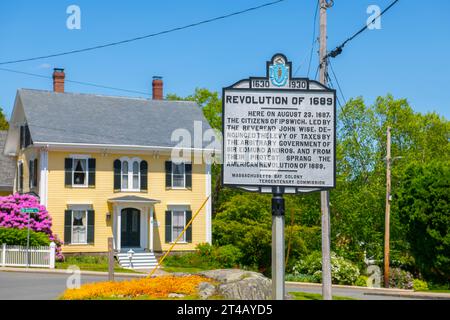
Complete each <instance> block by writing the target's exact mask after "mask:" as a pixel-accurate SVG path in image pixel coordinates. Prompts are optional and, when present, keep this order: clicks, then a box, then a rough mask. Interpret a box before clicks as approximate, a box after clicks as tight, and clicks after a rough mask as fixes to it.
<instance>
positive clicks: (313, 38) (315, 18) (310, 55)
mask: <svg viewBox="0 0 450 320" xmlns="http://www.w3.org/2000/svg"><path fill="white" fill-rule="evenodd" d="M318 11H319V0H317V5H316V11H315V13H314V28H313V37H312V44H311V52H310V53H309V64H308V75H307V76H306V77H307V78H309V72H310V71H311V62H312V56H313V52H314V44H315V43H316V22H317V12H318Z"/></svg>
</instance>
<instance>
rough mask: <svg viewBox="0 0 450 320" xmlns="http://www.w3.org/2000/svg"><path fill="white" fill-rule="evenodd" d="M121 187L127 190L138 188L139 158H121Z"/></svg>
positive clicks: (136, 189)
mask: <svg viewBox="0 0 450 320" xmlns="http://www.w3.org/2000/svg"><path fill="white" fill-rule="evenodd" d="M121 180H122V182H121V188H122V190H127V191H139V190H140V180H141V171H140V160H133V159H132V160H128V159H125V160H122V173H121Z"/></svg>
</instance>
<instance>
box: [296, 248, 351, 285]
mask: <svg viewBox="0 0 450 320" xmlns="http://www.w3.org/2000/svg"><path fill="white" fill-rule="evenodd" d="M292 269H293V271H294V272H293V273H294V275H298V274H307V275H310V276H313V277H314V279H315V280H316V282H320V281H321V280H322V254H321V252H320V251H315V252H313V253H312V254H310V255H308V256H306V258H305V259H302V260H299V261H298V262H297V263H296V264H295V265H294V267H293V268H292ZM358 277H359V269H358V267H357V266H356V265H354V264H353V263H352V262H350V261H348V260H346V259H344V258H342V257H339V256H337V255H336V254H335V253H332V254H331V278H332V281H333V283H335V284H346V285H352V284H354V283H355V282H356V280H357V279H358Z"/></svg>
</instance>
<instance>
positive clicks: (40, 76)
mask: <svg viewBox="0 0 450 320" xmlns="http://www.w3.org/2000/svg"><path fill="white" fill-rule="evenodd" d="M0 71H5V72H11V73H17V74H23V75H27V76H30V77H36V78H43V79H52V77H49V76H45V75H42V74H36V73H30V72H24V71H19V70H12V69H6V68H0ZM65 81H66V82H70V83H75V84H80V85H83V86H90V87H96V88H103V89H110V90H116V91H123V92H128V93H137V94H142V95H146V96H150V93H148V92H143V91H137V90H129V89H122V88H117V87H111V86H105V85H101V84H96V83H90V82H84V81H76V80H70V79H65Z"/></svg>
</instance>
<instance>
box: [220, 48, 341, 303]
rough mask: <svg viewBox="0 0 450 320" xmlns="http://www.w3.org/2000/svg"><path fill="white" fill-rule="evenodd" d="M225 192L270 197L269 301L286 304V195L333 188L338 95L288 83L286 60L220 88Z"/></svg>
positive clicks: (308, 83) (301, 81)
mask: <svg viewBox="0 0 450 320" xmlns="http://www.w3.org/2000/svg"><path fill="white" fill-rule="evenodd" d="M222 99H223V110H222V111H223V113H222V114H223V120H222V121H223V123H222V127H223V170H222V181H223V185H224V186H230V187H238V188H242V189H244V190H247V191H253V192H261V193H272V195H273V197H272V284H273V298H274V299H277V300H282V299H284V296H285V293H284V290H285V289H284V267H285V266H284V222H285V217H284V212H285V209H284V199H283V195H284V194H285V193H287V194H289V193H290V194H295V193H306V192H315V191H323V190H329V189H331V188H334V186H335V183H336V178H335V171H336V164H335V158H336V154H335V153H336V147H335V144H336V92H335V90H331V89H329V88H327V87H326V86H324V85H322V84H321V83H319V82H317V81H314V80H310V79H306V78H293V77H292V64H291V62H289V61H288V60H287V58H286V57H285V56H284V55H283V54H276V55H274V56H273V57H272V59H271V61H268V62H267V71H266V76H265V77H250V78H248V79H244V80H241V81H238V82H237V83H235V84H234V85H232V86H231V87H228V88H224V89H223V94H222Z"/></svg>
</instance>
